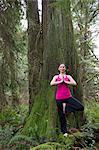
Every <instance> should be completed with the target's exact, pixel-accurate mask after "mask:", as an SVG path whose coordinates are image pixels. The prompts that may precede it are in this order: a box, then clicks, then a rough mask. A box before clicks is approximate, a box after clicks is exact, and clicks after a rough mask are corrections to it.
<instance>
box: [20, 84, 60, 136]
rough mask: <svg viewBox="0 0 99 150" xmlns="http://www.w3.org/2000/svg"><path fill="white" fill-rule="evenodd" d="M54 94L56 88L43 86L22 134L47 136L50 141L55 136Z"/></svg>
mask: <svg viewBox="0 0 99 150" xmlns="http://www.w3.org/2000/svg"><path fill="white" fill-rule="evenodd" d="M54 92H55V88H52V87H50V86H48V85H42V89H41V91H40V92H39V93H38V95H37V96H36V98H35V102H34V105H33V108H32V111H31V114H30V115H29V117H28V118H27V120H26V124H25V126H24V128H23V130H22V132H21V133H22V134H25V135H28V136H39V137H42V136H44V137H45V136H46V137H47V138H48V139H50V138H51V137H52V136H53V135H55V129H56V116H57V113H56V106H55V99H54Z"/></svg>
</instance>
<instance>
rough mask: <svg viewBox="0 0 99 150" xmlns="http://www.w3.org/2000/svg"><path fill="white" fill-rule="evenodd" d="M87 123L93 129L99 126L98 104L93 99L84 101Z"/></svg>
mask: <svg viewBox="0 0 99 150" xmlns="http://www.w3.org/2000/svg"><path fill="white" fill-rule="evenodd" d="M84 103H85V114H86V118H87V124H88V126H89V125H90V126H91V128H93V129H98V128H99V105H98V102H96V101H95V100H91V101H84Z"/></svg>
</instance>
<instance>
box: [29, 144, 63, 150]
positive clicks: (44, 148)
mask: <svg viewBox="0 0 99 150" xmlns="http://www.w3.org/2000/svg"><path fill="white" fill-rule="evenodd" d="M56 149H60V150H64V149H65V146H63V145H61V144H59V143H56V142H48V143H44V144H41V145H38V146H36V147H34V148H31V149H30V150H56Z"/></svg>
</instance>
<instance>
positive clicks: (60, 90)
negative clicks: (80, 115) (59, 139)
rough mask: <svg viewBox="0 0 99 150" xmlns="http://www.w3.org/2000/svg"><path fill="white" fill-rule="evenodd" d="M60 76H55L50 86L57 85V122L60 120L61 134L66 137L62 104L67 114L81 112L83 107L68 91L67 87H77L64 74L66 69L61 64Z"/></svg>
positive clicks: (71, 79)
mask: <svg viewBox="0 0 99 150" xmlns="http://www.w3.org/2000/svg"><path fill="white" fill-rule="evenodd" d="M58 70H59V72H60V74H59V75H55V76H54V77H53V79H52V81H51V82H50V85H51V86H53V85H57V90H56V95H55V99H56V103H57V107H58V115H59V120H60V125H61V132H62V133H63V134H64V136H67V135H68V134H67V123H66V118H65V113H64V109H63V106H64V105H63V104H64V103H65V104H67V105H68V107H67V105H66V109H65V112H66V110H67V111H69V112H75V111H83V110H84V106H83V105H82V104H81V103H80V102H79V101H78V100H77V99H76V98H74V97H73V96H72V95H71V92H70V89H69V87H68V85H77V83H76V81H75V80H74V79H73V78H72V77H71V76H70V75H67V74H66V72H65V71H66V67H65V65H64V64H61V65H60V66H59V68H58Z"/></svg>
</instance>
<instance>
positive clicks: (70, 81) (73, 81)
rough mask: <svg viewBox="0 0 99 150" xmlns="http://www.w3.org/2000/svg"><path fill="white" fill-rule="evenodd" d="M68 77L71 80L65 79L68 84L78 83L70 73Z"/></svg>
mask: <svg viewBox="0 0 99 150" xmlns="http://www.w3.org/2000/svg"><path fill="white" fill-rule="evenodd" d="M68 78H69V81H66V80H64V82H65V83H66V84H70V85H77V83H76V81H75V80H74V79H73V78H72V77H71V76H70V75H68Z"/></svg>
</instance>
